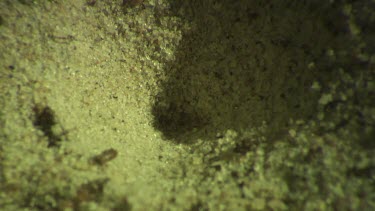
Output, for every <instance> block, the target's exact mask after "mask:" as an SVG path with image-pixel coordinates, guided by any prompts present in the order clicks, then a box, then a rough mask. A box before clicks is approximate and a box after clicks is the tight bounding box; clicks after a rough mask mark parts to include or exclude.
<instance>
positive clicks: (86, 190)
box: [75, 178, 109, 204]
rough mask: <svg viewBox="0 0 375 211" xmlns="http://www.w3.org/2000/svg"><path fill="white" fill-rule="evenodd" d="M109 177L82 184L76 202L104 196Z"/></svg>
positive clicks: (94, 199) (98, 198)
mask: <svg viewBox="0 0 375 211" xmlns="http://www.w3.org/2000/svg"><path fill="white" fill-rule="evenodd" d="M108 181H109V179H108V178H104V179H97V180H93V181H90V182H88V183H85V184H83V185H81V186H80V187H79V188H78V190H77V194H76V197H75V204H80V203H82V202H87V201H98V200H100V199H101V197H102V196H103V191H104V187H105V185H106V184H107V183H108Z"/></svg>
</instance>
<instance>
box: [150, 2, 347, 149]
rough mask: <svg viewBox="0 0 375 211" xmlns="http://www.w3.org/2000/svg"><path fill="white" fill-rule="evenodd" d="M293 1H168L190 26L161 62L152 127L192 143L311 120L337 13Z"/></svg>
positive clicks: (278, 127) (325, 75) (323, 77)
mask: <svg viewBox="0 0 375 211" xmlns="http://www.w3.org/2000/svg"><path fill="white" fill-rule="evenodd" d="M210 2H212V1H210ZM218 2H220V3H218ZM296 2H299V1H274V2H270V1H233V0H223V1H217V2H214V3H209V2H206V1H192V2H191V1H189V2H187V1H182V0H180V1H173V3H172V8H170V11H171V12H170V13H169V14H168V15H171V16H177V17H179V18H181V19H182V20H183V22H186V23H187V25H189V26H191V27H190V28H189V29H186V30H185V31H183V38H182V40H181V41H180V43H179V45H178V48H177V50H176V51H175V59H174V60H173V61H172V62H169V63H168V64H167V65H166V68H165V73H166V75H167V80H166V81H163V82H162V84H161V87H162V90H163V91H162V92H160V93H159V94H158V95H157V97H156V99H155V104H154V106H153V108H152V114H153V116H154V123H153V124H154V127H155V128H156V129H158V130H160V131H161V132H162V133H163V134H164V136H165V138H166V139H169V140H172V141H175V142H177V143H191V142H192V141H193V140H196V139H198V138H199V139H210V138H212V137H214V136H216V134H217V133H219V132H220V131H223V130H226V129H235V130H240V129H243V128H249V127H254V126H258V125H260V124H262V122H263V121H266V122H268V123H269V124H270V126H272V127H270V128H276V130H278V129H280V128H282V127H285V126H286V125H287V124H288V121H289V119H291V118H294V119H295V118H305V119H308V118H311V116H312V115H313V114H314V111H315V108H316V102H317V97H318V96H319V93H316V92H313V91H312V90H311V85H312V83H313V81H322V80H326V79H327V78H328V77H330V76H329V75H330V74H329V73H328V72H324V71H325V70H327V69H329V65H328V64H329V61H325V60H323V59H321V58H324V57H325V55H326V52H325V50H324V49H327V47H329V46H331V45H332V48H334V45H335V42H338V40H336V41H333V40H334V35H335V33H338V32H337V31H335V30H336V29H335V28H334V27H332V26H330V22H329V20H330V19H331V17H334V16H339V15H338V13H337V12H336V11H333V9H332V11H330V12H329V13H327V10H331V9H330V8H328V7H327V5H323V4H321V3H320V5H314V4H309V5H304V4H303V3H296ZM327 14H329V16H330V17H328V15H327ZM321 17H324V19H322V18H321ZM335 25H337V22H336V23H335ZM339 27H340V26H337V29H338V28H339Z"/></svg>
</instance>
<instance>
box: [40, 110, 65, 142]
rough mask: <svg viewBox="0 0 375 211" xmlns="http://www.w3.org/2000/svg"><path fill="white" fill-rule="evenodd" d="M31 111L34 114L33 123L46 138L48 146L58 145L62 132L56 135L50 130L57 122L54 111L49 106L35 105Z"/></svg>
mask: <svg viewBox="0 0 375 211" xmlns="http://www.w3.org/2000/svg"><path fill="white" fill-rule="evenodd" d="M33 112H34V114H35V116H34V122H33V124H34V126H35V127H36V128H38V129H39V130H41V131H42V132H43V134H44V135H45V136H46V137H47V138H48V147H56V146H59V144H60V142H61V141H62V135H63V134H61V135H56V134H55V133H54V132H53V130H52V127H53V126H54V125H56V124H57V122H56V118H55V113H54V111H53V110H52V109H51V108H50V107H49V106H42V105H35V106H34V107H33Z"/></svg>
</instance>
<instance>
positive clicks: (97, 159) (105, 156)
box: [90, 148, 118, 166]
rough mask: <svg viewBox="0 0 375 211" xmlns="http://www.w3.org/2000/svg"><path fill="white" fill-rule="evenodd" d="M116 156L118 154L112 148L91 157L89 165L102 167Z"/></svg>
mask: <svg viewBox="0 0 375 211" xmlns="http://www.w3.org/2000/svg"><path fill="white" fill-rule="evenodd" d="M117 154H118V153H117V150H115V149H112V148H111V149H107V150H104V151H103V152H102V153H100V154H99V155H96V156H94V157H92V158H91V160H90V163H91V164H96V165H100V166H102V165H104V164H106V163H108V162H109V161H111V160H113V159H115V158H116V157H117Z"/></svg>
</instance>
